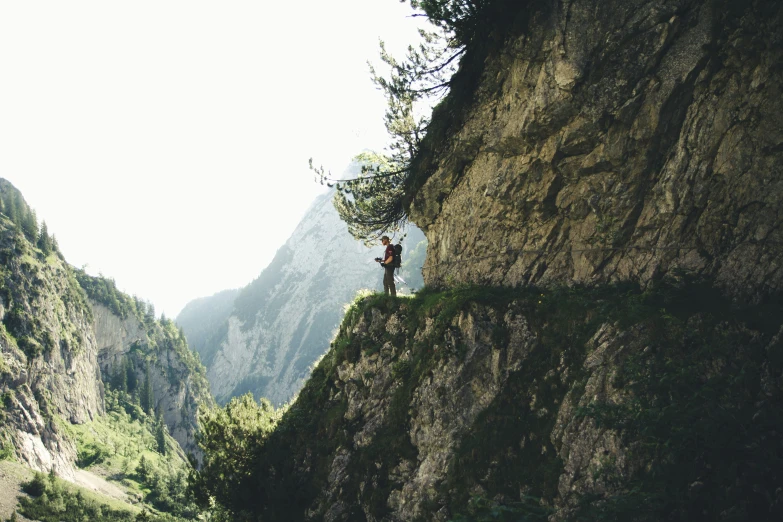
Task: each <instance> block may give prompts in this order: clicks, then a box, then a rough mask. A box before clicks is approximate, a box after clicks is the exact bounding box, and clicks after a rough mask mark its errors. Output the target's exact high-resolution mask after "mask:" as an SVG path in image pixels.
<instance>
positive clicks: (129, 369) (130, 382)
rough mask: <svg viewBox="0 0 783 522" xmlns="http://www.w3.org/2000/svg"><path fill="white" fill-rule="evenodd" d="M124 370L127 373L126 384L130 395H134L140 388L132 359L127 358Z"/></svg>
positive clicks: (124, 362)
mask: <svg viewBox="0 0 783 522" xmlns="http://www.w3.org/2000/svg"><path fill="white" fill-rule="evenodd" d="M123 369H124V371H125V382H126V385H127V388H128V393H133V392H135V391H136V388H137V387H138V378H137V377H136V367H135V366H134V364H133V361H132V360H131V359H130V357H125V359H124V361H123Z"/></svg>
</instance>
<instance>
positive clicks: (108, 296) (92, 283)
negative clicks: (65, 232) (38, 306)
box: [73, 268, 144, 319]
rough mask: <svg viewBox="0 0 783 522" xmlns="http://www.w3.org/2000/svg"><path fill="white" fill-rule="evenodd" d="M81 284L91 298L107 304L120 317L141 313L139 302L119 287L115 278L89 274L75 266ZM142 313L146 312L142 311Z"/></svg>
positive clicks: (75, 273)
mask: <svg viewBox="0 0 783 522" xmlns="http://www.w3.org/2000/svg"><path fill="white" fill-rule="evenodd" d="M73 271H74V275H75V276H76V279H77V281H78V282H79V285H80V286H81V287H82V288H83V289H84V291H85V292H86V293H87V296H89V298H90V299H92V300H94V301H96V302H98V303H101V304H103V305H105V306H106V307H107V308H109V309H110V310H111V311H112V312H114V313H115V314H116V315H117V316H118V317H121V318H123V319H126V318H127V317H130V316H135V315H137V314H139V313H140V312H139V311H138V309H137V308H138V303H137V302H135V301H134V300H133V299H131V298H130V297H128V295H127V294H125V293H123V292H120V291H119V290H118V289H117V284H116V283H115V281H114V279H111V278H106V277H102V276H99V277H95V276H91V275H88V274H87V272H85V271H84V270H83V269H80V268H74V269H73ZM141 313H142V314H143V313H144V312H141Z"/></svg>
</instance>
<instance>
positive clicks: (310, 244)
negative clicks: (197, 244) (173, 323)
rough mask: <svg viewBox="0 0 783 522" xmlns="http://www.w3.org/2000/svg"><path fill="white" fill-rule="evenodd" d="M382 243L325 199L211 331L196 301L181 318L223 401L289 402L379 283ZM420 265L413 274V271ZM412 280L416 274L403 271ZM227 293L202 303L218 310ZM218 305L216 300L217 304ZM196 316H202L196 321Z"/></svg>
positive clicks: (415, 238)
mask: <svg viewBox="0 0 783 522" xmlns="http://www.w3.org/2000/svg"><path fill="white" fill-rule="evenodd" d="M423 239H424V238H423V236H422V235H421V233H420V232H419V231H418V230H416V231H413V232H411V233H410V237H409V238H408V239H406V240H405V241H404V245H405V251H404V253H403V260H404V262H407V261H411V262H413V263H414V264H415V263H416V262H417V261H418V262H420V261H421V260H420V259H418V260H417V259H416V258H410V257H409V255H408V254H409V253H412V252H414V251H415V250H416V246H417V245H418V244H419V243H420V242H422V241H423ZM382 253H383V247H381V246H378V247H375V248H367V247H365V246H363V245H362V244H361V243H359V242H357V241H356V240H354V239H353V238H352V237H351V236H350V235H349V234H348V232H347V230H346V227H345V224H344V223H343V222H341V221H340V218H339V216H338V215H337V211H336V210H335V209H334V207H333V205H332V194H325V195H323V196H321V197H319V198H318V199H317V200H316V201H315V202H314V203H313V205H312V206H311V208H310V209H309V210H308V212H307V214H306V215H305V217H304V219H303V220H302V222H301V223H300V224H299V226H298V227H297V228H296V230H295V231H294V233H293V234H292V235H291V237H290V238H289V240H288V241H287V242H286V244H285V245H283V246H282V247H281V248H280V250H278V252H277V254H276V255H275V258H274V259H273V260H272V262H271V263H270V265H269V266H268V267H267V268H265V269H264V271H263V272H262V273H261V275H260V276H259V277H258V278H257V279H256V280H255V281H253V282H252V283H251V284H249V285H248V286H247V287H245V288H243V289H242V290H241V291H240V292H239V293H238V294H237V295H236V297H235V298H234V299H233V310H231V312H230V314H227V315H228V318H227V319H226V320H224V321H223V322H222V324H221V325H220V326H219V327H218V328H215V329H213V331H212V332H211V333H209V334H206V333H205V332H204V331H203V324H204V323H205V322H208V321H212V322H214V321H213V318H212V316H211V315H208V316H205V315H204V314H199V313H197V310H196V309H195V308H194V307H195V304H194V307H191V305H188V307H186V308H185V310H183V313H182V314H180V316H179V317H178V318H177V323H179V324H181V325H182V327H183V329H184V331H185V334H186V335H187V336H188V338H189V339H190V336H191V335H193V336H194V337H195V338H198V339H202V340H203V342H201V343H198V344H197V345H196V347H199V346H200V350H199V353H200V354H201V358H202V360H203V361H204V363H205V365H206V366H207V377H208V379H209V383H210V386H211V389H212V393H213V394H214V396H215V397H216V399H217V400H218V401H219V402H226V401H228V400H229V399H230V398H231V397H233V396H238V395H242V394H244V393H247V392H252V393H253V394H254V395H255V396H257V397H266V398H268V399H269V400H271V401H272V402H273V403H275V404H280V403H283V402H286V401H288V400H289V399H290V398H291V397H292V396H293V395H294V394H295V393H296V392H297V391H298V390H299V388H300V387H301V386H302V383H303V382H304V380H305V379H306V378H307V376H308V375H309V372H310V368H311V366H312V364H313V363H314V362H315V361H316V360H317V359H318V358H319V357H321V356H322V355H323V352H324V347H325V346H327V345H328V344H329V340H330V339H331V337H332V336H333V335H334V331H335V330H336V329H337V326H338V324H339V321H340V319H341V317H342V314H343V309H344V307H345V305H346V304H347V303H348V302H350V301H351V300H352V299H353V297H354V296H355V294H356V292H357V291H359V290H361V289H363V288H371V289H378V288H379V287H380V285H381V282H382V275H383V274H382V272H381V270H380V268H379V267H378V265H377V264H376V263H375V262H373V261H372V259H373V258H374V257H377V256H380V255H382ZM420 266H421V264H418V265H417V266H416V267H415V269H411V270H410V273H411V274H414V277H415V273H416V272H417V271H418V270H417V269H418V268H419V267H420ZM404 275H405V277H406V279H407V280H408V281H409V283H411V284H415V283H413V279H414V277H409V276H408V275H407V274H404ZM224 298H225V294H218V295H216V296H214V298H213V299H212V300H211V301H207V302H200V303H198V305H199V307H201V308H204V307H209V308H211V309H214V310H215V313H217V314H220V313H221V310H226V308H225V307H222V306H220V305H219V304H220V302H221V301H222V300H223V299H224ZM213 303H214V304H213ZM194 319H197V320H194Z"/></svg>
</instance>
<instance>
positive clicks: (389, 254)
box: [375, 236, 397, 297]
mask: <svg viewBox="0 0 783 522" xmlns="http://www.w3.org/2000/svg"><path fill="white" fill-rule="evenodd" d="M381 244H382V245H383V246H385V247H386V251H385V252H384V253H383V258H380V257H376V258H375V260H376V261H378V262H379V263H380V264H381V266H382V267H383V291H384V292H385V293H386V295H389V293H391V295H392V297H397V287H396V286H394V247H393V246H392V244H391V241H390V240H389V236H383V237H382V238H381Z"/></svg>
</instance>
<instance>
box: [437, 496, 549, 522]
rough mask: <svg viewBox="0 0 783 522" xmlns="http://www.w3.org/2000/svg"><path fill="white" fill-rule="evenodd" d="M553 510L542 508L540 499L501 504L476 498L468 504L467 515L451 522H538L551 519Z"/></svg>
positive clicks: (525, 499)
mask: <svg viewBox="0 0 783 522" xmlns="http://www.w3.org/2000/svg"><path fill="white" fill-rule="evenodd" d="M551 513H552V509H551V508H547V507H545V506H541V505H540V503H539V499H537V498H534V497H525V498H524V499H523V501H522V502H513V503H510V504H501V503H499V502H494V501H492V500H489V499H487V498H484V497H480V496H475V497H473V498H471V499H470V502H469V503H468V510H467V514H463V515H457V516H456V517H455V518H453V519H451V521H450V522H492V521H497V522H536V521H542V522H543V521H545V520H548V519H549V515H550V514H551Z"/></svg>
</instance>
